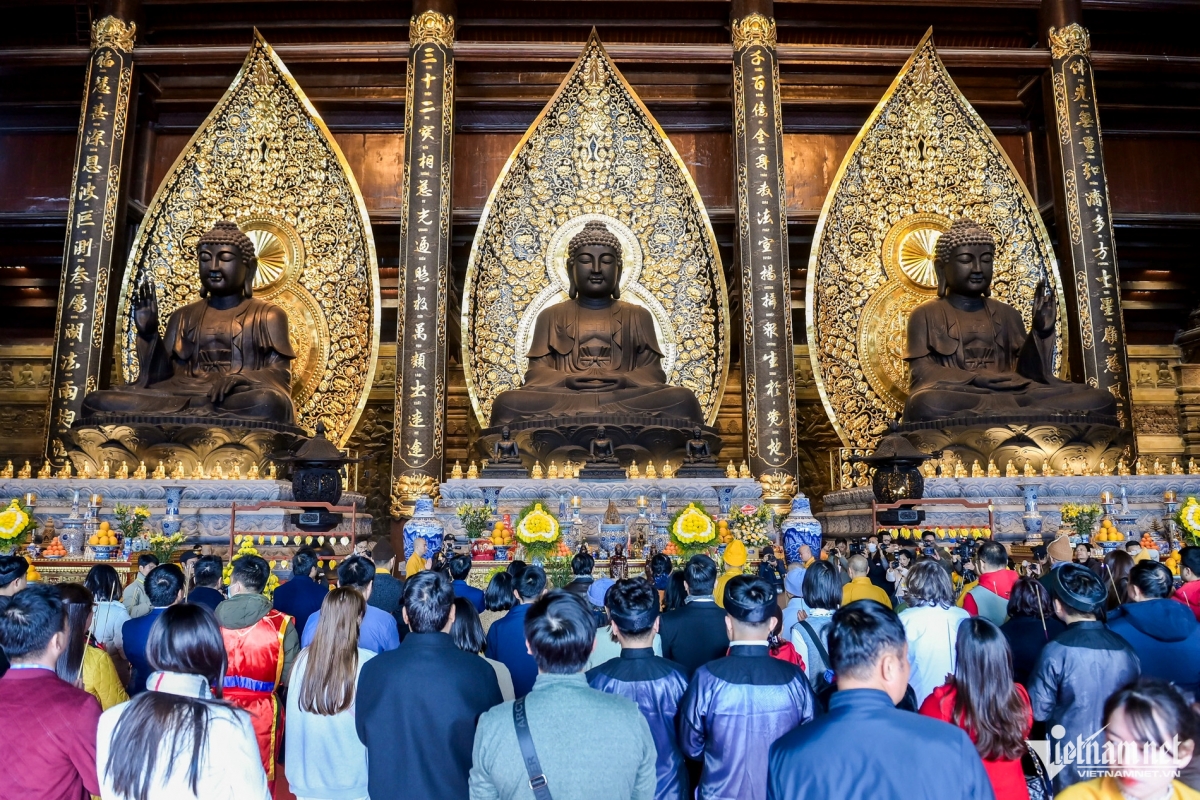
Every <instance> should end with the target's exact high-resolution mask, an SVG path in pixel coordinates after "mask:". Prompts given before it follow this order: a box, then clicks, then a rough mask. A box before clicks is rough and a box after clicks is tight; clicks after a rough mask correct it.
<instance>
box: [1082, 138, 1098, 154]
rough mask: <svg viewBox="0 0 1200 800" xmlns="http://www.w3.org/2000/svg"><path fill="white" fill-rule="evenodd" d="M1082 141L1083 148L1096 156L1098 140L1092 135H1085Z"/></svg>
mask: <svg viewBox="0 0 1200 800" xmlns="http://www.w3.org/2000/svg"><path fill="white" fill-rule="evenodd" d="M1081 141H1082V142H1083V149H1084V150H1085V151H1086V152H1087V154H1088V155H1089V156H1094V155H1095V154H1096V140H1095V139H1094V138H1092V137H1091V136H1085V137H1083V139H1082V140H1081Z"/></svg>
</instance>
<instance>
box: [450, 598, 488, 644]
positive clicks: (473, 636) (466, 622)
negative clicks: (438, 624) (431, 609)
mask: <svg viewBox="0 0 1200 800" xmlns="http://www.w3.org/2000/svg"><path fill="white" fill-rule="evenodd" d="M450 638H451V639H453V640H454V646H455V647H457V648H458V649H459V650H462V651H463V652H464V653H472V654H474V655H479V654H480V653H482V652H483V649H484V647H485V646H486V645H487V638H486V637H485V636H484V633H483V623H482V622H480V621H479V612H477V611H476V610H475V604H474V603H472V602H471V601H470V600H468V599H466V598H465V597H456V598H454V622H453V624H451V625H450Z"/></svg>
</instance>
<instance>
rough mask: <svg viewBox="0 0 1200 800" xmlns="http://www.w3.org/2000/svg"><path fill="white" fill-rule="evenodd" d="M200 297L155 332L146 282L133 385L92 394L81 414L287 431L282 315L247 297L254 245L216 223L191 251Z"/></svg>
mask: <svg viewBox="0 0 1200 800" xmlns="http://www.w3.org/2000/svg"><path fill="white" fill-rule="evenodd" d="M196 251H197V260H198V263H199V271H200V283H201V286H202V288H201V290H200V297H201V299H200V300H197V301H196V302H194V303H189V304H188V305H186V306H183V307H181V308H178V309H176V310H175V311H174V312H173V313H172V314H171V317H170V319H169V320H167V332H166V335H165V336H160V335H159V332H158V299H157V298H156V297H155V294H154V287H153V286H152V285H151V284H149V283H142V284H140V285H139V286H138V288H137V290H136V293H135V295H134V297H133V320H134V326H135V327H136V329H137V334H138V338H137V350H138V363H139V365H140V371H139V373H138V379H137V381H135V382H134V383H133V384H130V385H129V386H126V387H123V388H120V389H108V390H101V391H95V392H92V393H91V394H89V395H88V396H87V397H86V398H84V401H83V417H85V418H87V417H90V416H93V415H96V414H104V413H110V414H169V415H173V416H179V415H184V416H191V415H195V416H202V417H203V416H207V417H222V418H244V419H256V420H268V421H272V422H280V423H285V424H291V423H292V422H293V421H294V419H295V411H294V408H293V405H292V397H291V370H290V362H291V360H292V359H293V358H295V353H293V352H292V347H291V344H290V343H289V341H288V318H287V313H286V312H284V310H283V309H281V308H280V307H279V306H276V305H274V304H272V303H269V302H267V301H265V300H259V299H258V298H256V297H254V291H253V286H254V275H255V273H256V272H257V270H258V261H257V259H256V258H255V255H254V244H253V242H251V241H250V239H249V237H247V236H246V235H245V234H244V233H242V232H241V230H239V229H238V226H237V225H236V224H235V223H233V222H229V221H227V220H222V221H221V222H218V223H217V224H216V225H214V226H213V228H212V230H210V231H208V233H206V234H204V235H203V236H201V237H200V241H199V243H198V245H197V248H196Z"/></svg>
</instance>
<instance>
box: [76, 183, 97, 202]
mask: <svg viewBox="0 0 1200 800" xmlns="http://www.w3.org/2000/svg"><path fill="white" fill-rule="evenodd" d="M76 196H77V197H78V198H79V199H80V200H99V199H100V198H99V197H97V196H96V187H95V186H94V185H93V184H92V182H91V181H88V182H87V183H85V184H84V185H83V186H80V187H79V193H78V194H77V195H76Z"/></svg>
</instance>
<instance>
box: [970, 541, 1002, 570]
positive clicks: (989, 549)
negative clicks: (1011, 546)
mask: <svg viewBox="0 0 1200 800" xmlns="http://www.w3.org/2000/svg"><path fill="white" fill-rule="evenodd" d="M975 552H976V553H977V554H978V556H979V560H980V561H982V562H983V563H984V564H987V565H988V566H989V567H1004V566H1007V565H1008V551H1007V550H1005V549H1004V545H1002V544H1000V543H999V542H994V541H992V540H990V539H989V540H988V541H986V542H984V543H983V544H981V545H979V549H978V550H976V551H975Z"/></svg>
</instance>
